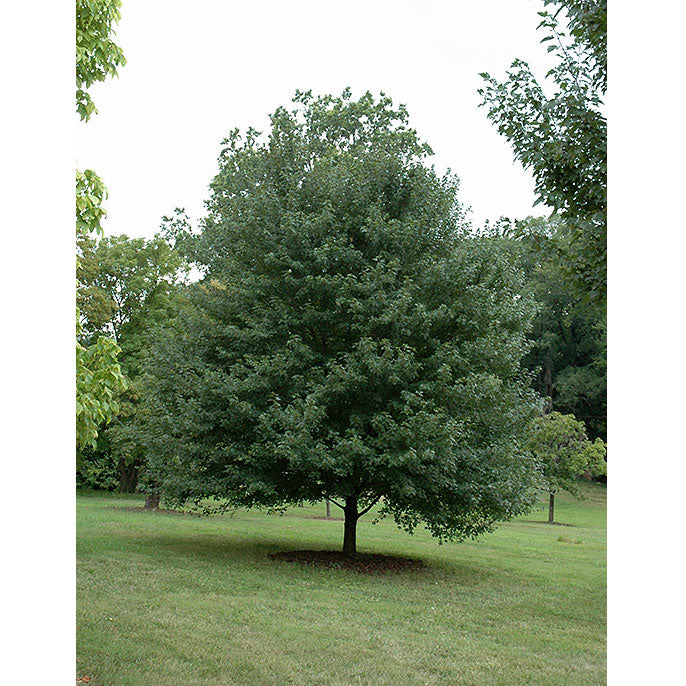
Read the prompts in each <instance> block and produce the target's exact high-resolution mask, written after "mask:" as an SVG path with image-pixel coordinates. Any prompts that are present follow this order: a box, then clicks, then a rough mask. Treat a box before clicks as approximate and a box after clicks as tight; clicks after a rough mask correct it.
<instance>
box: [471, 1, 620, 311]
mask: <svg viewBox="0 0 686 686" xmlns="http://www.w3.org/2000/svg"><path fill="white" fill-rule="evenodd" d="M545 4H546V5H553V6H554V7H556V10H555V11H554V12H553V13H549V12H547V11H544V12H539V14H540V15H541V17H542V20H541V22H540V24H539V28H540V29H543V30H544V31H545V36H544V38H543V39H542V41H541V42H542V43H547V45H548V51H549V52H553V53H555V55H556V57H557V60H558V61H557V65H556V66H555V67H554V68H553V69H551V70H550V71H549V72H548V74H547V82H546V85H547V86H548V87H551V89H552V91H553V92H552V94H551V95H550V96H548V95H546V91H547V88H544V86H543V85H542V84H540V83H539V82H538V80H537V79H536V78H535V77H534V75H533V73H532V72H531V69H530V68H529V65H528V64H526V63H525V62H522V61H521V60H515V61H514V62H513V63H512V66H511V67H510V70H509V71H508V72H507V79H506V80H505V81H502V82H498V81H497V80H496V79H494V78H493V77H492V76H490V75H489V74H486V73H483V74H482V77H483V78H484V80H485V86H484V87H483V88H482V89H480V90H479V93H480V94H481V95H482V97H483V103H482V104H483V105H485V106H486V107H487V108H488V117H489V119H491V120H492V121H493V122H494V123H495V124H496V126H497V127H498V131H499V132H500V133H501V134H502V135H503V136H505V137H506V138H507V139H508V141H510V143H511V144H512V147H513V148H514V153H515V157H516V158H517V159H518V160H519V161H520V162H521V163H522V164H523V165H524V167H526V168H528V169H531V171H532V172H533V175H534V179H535V181H536V193H537V194H538V202H542V203H544V204H546V205H548V206H549V207H551V208H553V209H554V210H555V211H556V212H557V213H559V215H560V216H561V217H562V218H563V219H564V222H565V224H566V226H567V229H568V231H569V234H570V240H569V241H568V242H567V243H566V245H565V246H564V247H565V250H564V252H562V251H561V252H560V255H559V258H558V259H560V260H561V263H562V264H563V265H565V267H566V269H567V272H568V274H569V276H570V279H571V283H572V285H573V286H574V287H575V288H576V290H577V292H578V293H581V294H583V295H584V296H585V297H586V298H588V299H589V300H591V301H593V302H596V303H600V304H603V303H604V302H605V300H606V289H607V268H606V254H607V124H606V119H605V115H604V105H603V96H604V94H605V90H606V86H607V2H606V0H545ZM563 10H565V12H566V16H567V24H568V31H565V30H563V28H562V26H561V18H562V16H564V15H563V14H561V13H562V11H563Z"/></svg>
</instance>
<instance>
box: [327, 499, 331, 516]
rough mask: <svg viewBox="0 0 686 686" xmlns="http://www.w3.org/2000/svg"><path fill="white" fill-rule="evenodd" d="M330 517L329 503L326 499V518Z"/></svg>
mask: <svg viewBox="0 0 686 686" xmlns="http://www.w3.org/2000/svg"><path fill="white" fill-rule="evenodd" d="M329 517H331V503H330V502H329V499H328V498H326V518H327V519H329Z"/></svg>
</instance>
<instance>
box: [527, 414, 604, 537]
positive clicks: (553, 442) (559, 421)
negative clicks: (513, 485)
mask: <svg viewBox="0 0 686 686" xmlns="http://www.w3.org/2000/svg"><path fill="white" fill-rule="evenodd" d="M529 448H530V450H531V452H532V453H533V455H534V456H535V457H536V459H537V460H538V462H539V465H540V468H541V472H542V476H543V483H544V488H545V490H546V491H547V493H548V494H549V497H550V500H549V505H548V523H549V524H553V523H554V522H555V494H556V493H557V492H558V491H560V490H562V491H567V492H568V493H571V494H572V495H574V496H577V497H579V495H580V490H579V481H578V479H579V477H580V476H582V475H584V474H587V473H590V474H591V475H593V476H600V475H601V474H605V472H606V469H607V467H606V462H605V456H606V448H605V443H603V441H602V440H601V439H600V438H597V439H596V440H595V441H594V442H593V443H591V441H589V440H588V438H587V436H586V428H585V426H584V423H583V422H579V421H577V420H576V419H575V418H574V415H571V414H560V413H559V412H551V413H550V414H546V415H544V416H542V417H537V418H536V419H534V420H533V422H532V423H531V426H530V431H529Z"/></svg>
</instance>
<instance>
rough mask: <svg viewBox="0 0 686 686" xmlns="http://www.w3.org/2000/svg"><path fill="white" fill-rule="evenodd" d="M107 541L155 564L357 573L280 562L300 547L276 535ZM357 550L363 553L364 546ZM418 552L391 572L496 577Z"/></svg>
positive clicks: (476, 582) (463, 581)
mask: <svg viewBox="0 0 686 686" xmlns="http://www.w3.org/2000/svg"><path fill="white" fill-rule="evenodd" d="M110 543H111V544H110V545H109V546H107V548H106V549H105V550H103V548H102V547H100V551H101V552H105V553H107V552H108V550H109V551H112V552H115V551H116V552H119V551H121V550H122V549H125V550H126V551H127V552H133V553H139V554H141V555H144V556H145V557H146V559H147V560H148V561H150V562H152V563H155V560H156V561H157V562H158V563H159V564H165V565H172V566H173V565H174V564H175V562H177V563H179V564H181V565H182V566H183V567H184V568H186V566H187V562H188V561H192V560H194V561H197V562H202V563H209V564H213V565H218V566H224V567H226V569H227V570H228V569H230V568H231V567H232V566H236V567H243V568H245V567H251V568H252V569H253V570H255V571H257V570H258V569H259V570H261V571H263V572H265V573H268V574H279V573H282V572H283V570H284V567H286V568H289V569H292V570H293V571H294V572H295V573H298V572H301V573H302V574H305V575H308V574H313V573H317V574H321V573H334V572H337V573H346V574H356V572H354V571H351V570H347V569H345V568H343V567H341V568H336V569H327V568H326V567H319V566H309V565H292V564H291V565H284V564H283V563H282V562H279V561H277V560H274V559H272V557H271V556H272V555H276V556H277V557H279V556H280V554H284V553H288V552H291V551H294V550H295V549H296V547H298V548H300V546H298V543H297V542H295V541H294V540H293V539H292V538H280V537H278V536H274V537H270V538H269V539H263V540H260V539H254V538H252V539H249V538H238V537H233V536H228V535H225V534H221V533H216V534H214V533H212V534H210V533H203V534H195V533H187V534H185V535H180V534H170V535H164V534H158V533H150V534H145V533H143V534H142V533H141V532H140V531H131V532H119V533H118V534H117V536H116V537H113V538H112V539H110ZM302 543H304V545H305V546H308V544H309V548H310V549H311V550H313V551H315V550H322V549H323V548H329V550H331V552H332V553H337V552H338V548H333V547H330V546H327V545H326V544H325V543H324V542H322V544H321V545H317V542H314V541H312V540H309V541H303V542H302ZM122 544H123V545H122ZM301 549H302V548H301ZM360 552H361V554H363V555H364V554H365V552H366V551H364V550H363V551H360ZM407 552H408V551H407V549H406V548H405V549H403V550H400V549H399V550H395V549H392V548H385V547H384V549H383V550H381V549H379V547H378V546H373V547H372V550H370V551H369V553H371V554H376V555H379V554H382V555H388V556H389V557H398V558H399V557H401V556H402V555H403V554H404V553H407ZM423 552H425V551H420V550H418V551H417V555H415V556H413V557H415V558H416V559H419V560H420V561H421V563H422V565H421V568H420V569H411V570H410V569H405V570H396V571H394V572H393V574H392V576H393V577H394V578H396V579H397V578H399V577H405V576H407V577H410V576H411V577H414V578H417V579H420V578H424V579H427V578H430V579H431V580H437V581H438V582H440V583H454V584H455V585H456V586H459V587H463V586H464V587H473V586H480V585H484V584H488V583H490V580H492V578H493V577H494V576H497V572H495V571H494V570H492V569H490V568H486V567H483V566H480V565H475V564H473V563H471V562H463V561H460V560H450V559H446V558H444V557H441V558H436V557H434V556H432V555H428V556H427V555H422V553H423ZM296 570H298V571H296ZM418 572H419V574H418ZM434 577H435V579H434Z"/></svg>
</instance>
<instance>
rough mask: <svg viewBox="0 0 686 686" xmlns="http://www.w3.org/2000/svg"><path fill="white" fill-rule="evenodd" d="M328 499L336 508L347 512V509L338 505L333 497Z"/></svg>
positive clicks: (327, 497)
mask: <svg viewBox="0 0 686 686" xmlns="http://www.w3.org/2000/svg"><path fill="white" fill-rule="evenodd" d="M326 499H327V500H329V501H331V502H332V503H333V504H334V505H335V506H336V507H340V508H341V510H345V507H344V506H343V505H340V504H339V503H337V502H336V501H335V500H334V499H333V498H332V497H331V496H326Z"/></svg>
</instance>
